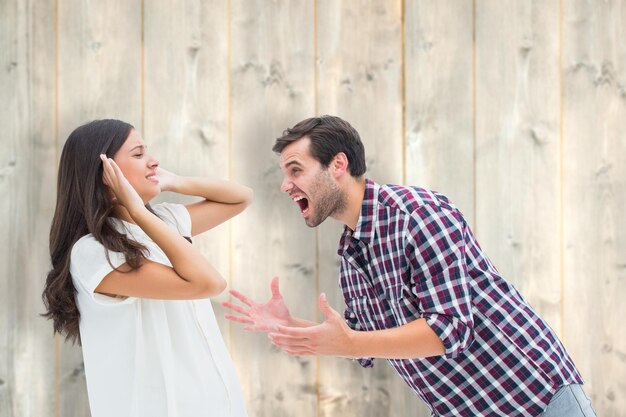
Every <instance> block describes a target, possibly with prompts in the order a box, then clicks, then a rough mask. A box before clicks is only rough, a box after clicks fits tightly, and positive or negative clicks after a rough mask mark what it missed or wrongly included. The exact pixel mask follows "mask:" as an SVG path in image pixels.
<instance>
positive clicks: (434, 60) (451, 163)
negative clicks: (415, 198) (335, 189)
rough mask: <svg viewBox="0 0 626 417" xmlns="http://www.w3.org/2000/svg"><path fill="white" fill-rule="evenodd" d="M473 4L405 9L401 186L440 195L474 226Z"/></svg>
mask: <svg viewBox="0 0 626 417" xmlns="http://www.w3.org/2000/svg"><path fill="white" fill-rule="evenodd" d="M472 12H473V10H472V3H471V2H459V1H455V0H452V1H428V2H416V1H407V2H406V3H405V14H404V20H405V37H404V45H405V57H406V59H405V97H406V98H405V100H406V114H405V126H406V130H405V132H406V133H405V134H406V144H405V152H406V161H405V171H406V173H405V182H406V183H407V184H413V185H418V186H421V187H425V188H428V189H431V190H435V191H439V192H441V193H442V194H444V195H446V196H447V197H449V198H450V200H451V201H452V202H453V203H454V204H455V205H456V206H457V207H459V208H460V209H461V211H462V212H463V214H464V215H465V218H466V219H467V221H468V222H469V223H470V225H472V226H473V223H474V136H473V135H474V132H473V117H474V113H473V105H474V103H473V97H472V95H473V94H472V93H473V76H472V72H473V70H474V68H473V63H472V48H473V33H472V25H473V14H472Z"/></svg>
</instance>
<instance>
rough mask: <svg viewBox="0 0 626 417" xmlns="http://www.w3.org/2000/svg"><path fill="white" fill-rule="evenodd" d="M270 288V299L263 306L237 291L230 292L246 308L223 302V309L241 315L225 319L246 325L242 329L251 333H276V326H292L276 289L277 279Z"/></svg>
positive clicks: (289, 316)
mask: <svg viewBox="0 0 626 417" xmlns="http://www.w3.org/2000/svg"><path fill="white" fill-rule="evenodd" d="M270 288H271V289H272V298H270V300H269V301H268V302H267V303H265V304H261V303H257V302H255V301H253V300H251V299H250V298H248V297H246V296H245V295H243V294H241V293H239V292H237V291H231V292H230V293H231V294H232V295H233V297H235V298H237V299H238V300H240V301H241V302H242V303H244V304H245V305H246V306H245V307H242V306H238V305H235V304H233V303H230V302H228V301H226V302H223V303H222V305H223V306H224V307H226V308H229V309H231V310H234V311H236V312H237V313H240V314H241V315H237V316H234V315H226V316H225V317H226V318H227V319H229V320H232V321H236V322H239V323H244V324H247V325H248V326H246V327H245V328H244V329H245V330H251V331H263V332H276V331H278V326H290V325H292V324H293V323H292V317H291V314H290V313H289V309H288V308H287V305H286V304H285V301H284V300H283V296H282V295H281V293H280V290H279V289H278V277H274V279H272V283H271V284H270Z"/></svg>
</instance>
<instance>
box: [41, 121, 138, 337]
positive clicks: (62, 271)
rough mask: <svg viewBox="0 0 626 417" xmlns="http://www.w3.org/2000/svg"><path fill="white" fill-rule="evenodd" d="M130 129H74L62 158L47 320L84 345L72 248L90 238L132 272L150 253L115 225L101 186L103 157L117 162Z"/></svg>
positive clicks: (98, 124)
mask: <svg viewBox="0 0 626 417" xmlns="http://www.w3.org/2000/svg"><path fill="white" fill-rule="evenodd" d="M132 129H133V126H131V125H130V124H128V123H125V122H122V121H120V120H111V119H108V120H95V121H93V122H90V123H87V124H85V125H83V126H80V127H78V128H77V129H75V130H74V131H73V132H72V133H71V134H70V136H69V137H68V138H67V141H66V142H65V145H64V146H63V152H62V153H61V160H60V162H59V176H58V180H57V203H56V209H55V212H54V217H53V219H52V227H51V229H50V258H51V261H52V269H51V270H50V272H48V277H47V279H46V285H45V288H44V291H43V295H42V297H43V302H44V305H45V307H46V310H47V311H46V313H44V314H43V316H44V317H47V318H48V319H52V322H53V326H54V332H55V333H59V334H61V335H64V336H65V337H66V339H68V340H71V341H72V342H77V341H78V343H80V333H79V326H78V323H79V319H80V313H79V311H78V307H77V305H76V300H75V297H74V296H75V293H76V289H75V288H74V284H73V283H72V277H71V275H70V258H71V251H72V247H73V246H74V244H75V243H76V242H77V241H78V240H79V239H80V238H81V237H83V236H85V235H87V234H89V233H91V234H92V235H93V236H94V238H95V239H96V240H97V241H98V242H100V243H101V244H102V245H103V246H104V247H105V248H107V249H108V250H110V251H115V252H121V253H123V254H124V256H125V257H126V263H127V264H128V266H129V267H130V268H131V269H136V268H138V267H139V266H140V264H141V261H142V259H143V258H145V256H146V254H147V252H146V248H145V247H144V246H143V245H141V244H139V243H137V242H135V241H133V240H130V239H128V238H127V237H126V236H125V235H124V234H121V233H119V232H118V231H117V230H116V229H115V227H114V226H113V223H112V221H111V218H110V214H111V211H112V209H113V206H112V205H111V203H110V200H109V197H108V194H107V188H106V186H105V185H104V183H103V182H102V161H101V160H100V154H106V156H107V157H108V158H113V156H114V155H115V153H116V152H117V151H118V150H119V149H120V147H121V146H122V145H123V144H124V142H125V141H126V139H127V138H128V135H129V134H130V132H131V130H132ZM147 207H148V209H150V207H149V206H147ZM107 257H108V253H107Z"/></svg>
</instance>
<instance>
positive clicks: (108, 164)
mask: <svg viewBox="0 0 626 417" xmlns="http://www.w3.org/2000/svg"><path fill="white" fill-rule="evenodd" d="M100 159H101V160H102V171H103V172H102V182H104V184H105V185H106V186H107V187H109V189H110V190H111V191H112V192H113V195H114V196H115V200H114V201H113V203H114V204H115V203H117V204H121V205H122V206H124V207H125V208H126V210H128V212H129V213H132V212H133V211H134V210H135V209H138V208H143V207H145V203H144V202H143V200H142V199H141V197H140V196H139V194H138V193H137V191H135V189H134V188H133V186H132V185H130V183H129V182H128V180H127V179H126V177H125V176H124V173H122V170H121V169H120V167H118V166H117V164H116V163H115V161H114V160H113V159H111V158H107V157H106V156H105V155H100Z"/></svg>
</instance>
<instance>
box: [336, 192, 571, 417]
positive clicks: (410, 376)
mask: <svg viewBox="0 0 626 417" xmlns="http://www.w3.org/2000/svg"><path fill="white" fill-rule="evenodd" d="M338 253H339V255H340V256H341V273H340V286H341V289H342V291H343V296H344V299H345V302H346V306H347V308H346V310H345V318H346V321H347V323H348V325H349V326H350V327H351V328H353V329H355V330H360V331H370V330H381V329H388V328H393V327H398V326H401V325H403V324H407V323H409V322H411V321H413V320H416V319H418V318H422V317H423V318H424V319H426V322H427V323H428V324H429V325H430V327H431V328H432V329H433V330H434V331H435V333H437V335H438V336H439V337H440V338H441V340H442V341H443V344H444V346H445V354H444V355H443V356H437V357H430V358H424V359H390V360H389V362H390V363H391V365H392V366H393V367H394V368H395V369H396V371H397V372H398V374H399V375H400V376H401V377H402V378H403V379H404V380H405V381H406V383H407V384H409V386H410V387H411V389H413V391H415V393H417V395H418V396H419V397H420V398H421V399H422V400H423V401H424V402H425V403H426V404H427V405H428V407H429V408H430V409H431V412H432V414H433V415H436V416H472V417H473V416H499V417H500V416H525V417H527V416H537V415H539V414H541V413H542V411H543V410H544V409H545V408H546V406H547V405H548V403H549V402H550V399H551V398H552V395H553V394H554V392H555V391H556V390H557V389H558V388H559V387H560V386H561V385H565V384H582V382H583V381H582V377H581V376H580V374H579V373H578V370H577V369H576V367H575V366H574V363H573V362H572V360H571V358H570V357H569V356H568V354H567V352H566V351H565V348H564V347H563V345H562V344H561V342H560V341H559V339H558V338H557V336H556V335H555V333H554V331H553V330H552V329H551V328H550V327H549V326H548V324H547V323H546V322H545V321H544V320H543V319H541V318H540V317H539V315H538V314H537V313H536V312H535V311H534V310H533V309H532V308H531V307H530V305H529V304H528V303H527V302H526V301H525V300H524V298H523V297H522V296H521V294H520V293H519V292H518V291H517V290H516V289H515V288H514V287H513V286H512V285H511V284H509V283H507V282H506V281H505V280H504V279H503V278H502V277H501V276H500V274H499V273H498V271H497V270H496V268H495V267H494V266H493V264H492V263H491V262H490V261H489V259H488V258H487V256H486V255H485V254H484V253H483V251H482V249H481V248H480V246H479V245H478V242H476V240H475V238H474V236H473V235H472V232H471V230H470V228H469V226H468V225H467V223H466V222H465V219H464V218H463V215H462V214H461V212H460V211H459V210H458V209H457V208H456V207H454V206H453V205H452V204H451V203H450V202H449V201H448V199H447V198H446V197H445V196H443V195H441V194H438V193H435V192H432V191H429V190H425V189H422V188H417V187H405V186H399V185H379V184H376V183H375V182H373V181H371V180H367V185H366V189H365V196H364V199H363V205H362V208H361V214H360V217H359V222H358V224H357V226H356V230H355V231H354V232H352V230H350V229H349V228H348V227H346V228H345V230H344V233H343V235H342V237H341V241H340V243H339V251H338ZM358 361H359V363H360V364H361V365H362V366H365V367H371V366H373V363H372V359H371V358H363V359H359V360H358Z"/></svg>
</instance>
